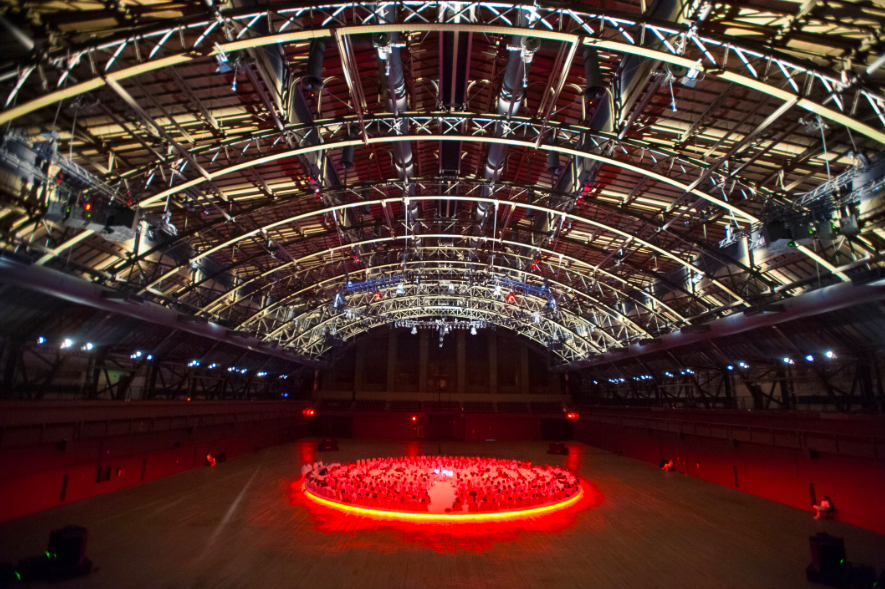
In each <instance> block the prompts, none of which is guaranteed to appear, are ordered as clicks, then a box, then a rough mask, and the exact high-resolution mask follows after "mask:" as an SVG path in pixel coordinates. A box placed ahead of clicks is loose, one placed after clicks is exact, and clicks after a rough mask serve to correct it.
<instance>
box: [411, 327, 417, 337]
mask: <svg viewBox="0 0 885 589" xmlns="http://www.w3.org/2000/svg"><path fill="white" fill-rule="evenodd" d="M417 334H418V326H417V325H413V326H412V335H417Z"/></svg>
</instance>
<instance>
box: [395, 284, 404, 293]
mask: <svg viewBox="0 0 885 589" xmlns="http://www.w3.org/2000/svg"><path fill="white" fill-rule="evenodd" d="M396 294H398V295H404V294H406V285H405V284H403V283H402V282H400V283H399V284H398V285H397V286H396Z"/></svg>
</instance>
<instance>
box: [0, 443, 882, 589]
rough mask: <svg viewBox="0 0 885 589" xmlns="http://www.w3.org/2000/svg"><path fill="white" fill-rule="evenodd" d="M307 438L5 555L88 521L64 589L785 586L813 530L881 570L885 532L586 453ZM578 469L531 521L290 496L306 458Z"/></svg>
mask: <svg viewBox="0 0 885 589" xmlns="http://www.w3.org/2000/svg"><path fill="white" fill-rule="evenodd" d="M570 446H571V451H572V454H570V455H569V456H568V457H561V456H549V455H547V454H546V449H547V444H546V443H541V442H537V443H532V442H519V443H503V442H485V443H463V442H442V443H437V442H422V443H419V442H378V441H371V442H363V441H353V440H341V441H340V448H341V450H340V451H338V452H330V453H320V454H317V453H316V443H315V442H312V441H303V442H299V443H296V444H292V445H289V446H281V447H276V448H270V449H267V450H264V451H262V452H260V453H257V454H253V455H249V456H244V457H241V458H238V459H236V460H232V461H231V462H227V463H224V464H220V465H218V466H217V467H214V468H208V467H207V468H204V469H200V470H196V471H191V472H186V473H183V474H180V475H176V476H172V477H168V478H165V479H161V480H158V481H154V482H151V483H146V484H143V485H139V486H137V487H132V488H129V489H125V490H123V491H118V492H115V493H110V494H107V495H103V496H100V497H96V498H93V499H88V500H85V501H80V502H78V503H73V504H70V505H66V506H63V507H59V508H56V509H52V510H49V511H45V512H42V513H38V514H34V515H31V516H27V517H24V518H20V519H18V520H14V521H11V522H5V523H0V561H2V560H6V561H15V560H17V559H19V558H22V557H25V556H31V555H34V554H39V553H40V552H41V551H42V550H43V549H44V548H45V546H46V541H47V538H48V535H49V531H50V530H51V529H53V528H57V527H60V526H63V525H66V524H69V523H71V524H79V525H83V526H85V527H87V528H88V530H89V534H90V537H89V545H88V549H87V554H88V556H89V557H90V558H91V559H92V560H93V562H94V563H95V566H96V569H97V570H95V571H94V572H93V573H92V574H91V575H90V576H89V577H86V578H83V579H79V580H76V581H68V582H64V583H56V584H53V585H52V587H58V588H60V589H62V588H67V587H111V588H125V587H151V588H154V587H156V588H164V587H170V588H172V587H176V588H177V587H183V588H197V587H200V588H203V587H205V588H213V589H216V588H218V589H220V588H228V587H230V588H233V587H261V588H269V587H307V588H311V589H321V588H325V587H332V588H337V587H341V588H345V587H346V588H350V587H354V588H362V587H367V588H375V587H378V588H403V589H411V588H422V589H423V588H428V589H429V588H438V587H458V588H460V589H470V588H473V587H503V588H507V589H514V588H521V587H551V588H583V587H599V588H618V589H620V588H633V587H635V588H643V589H645V588H654V587H657V588H686V587H703V588H719V587H722V588H725V587H734V588H741V589H747V588H753V589H758V588H778V589H788V588H794V587H797V588H798V587H803V588H804V587H821V586H820V585H812V584H809V583H807V582H806V581H805V572H804V570H805V565H806V564H807V563H808V562H809V559H810V557H809V548H808V536H809V535H810V534H814V533H816V532H818V531H827V532H829V533H832V534H835V535H838V536H842V537H844V538H845V544H846V549H847V552H848V557H849V559H850V560H851V561H854V562H863V563H867V564H872V565H875V566H876V567H877V568H882V567H885V536H882V535H878V534H874V533H872V532H867V531H865V530H861V529H859V528H855V527H852V526H849V525H846V524H842V523H840V522H833V521H827V522H818V521H814V520H813V519H812V518H811V516H810V515H809V514H807V513H805V512H802V511H799V510H797V509H793V508H790V507H786V506H784V505H780V504H778V503H774V502H771V501H767V500H764V499H760V498H757V497H753V496H750V495H746V494H743V493H740V492H738V491H733V490H730V489H726V488H723V487H719V486H717V485H714V484H711V483H706V482H704V481H700V480H697V479H693V478H690V477H687V476H683V475H679V474H675V473H664V472H662V471H660V470H658V469H657V468H655V467H653V466H651V465H648V464H645V463H642V462H638V461H635V460H631V459H628V458H623V457H620V456H615V455H612V454H608V453H605V452H602V451H600V450H597V449H595V448H591V447H589V446H584V445H582V444H570ZM440 452H441V453H444V454H450V455H458V454H461V455H480V454H481V455H485V456H497V457H513V458H517V459H522V460H531V461H533V462H535V463H540V464H545V463H549V464H560V465H564V466H567V467H569V468H571V469H572V470H573V471H575V472H577V474H578V475H579V476H580V477H582V479H584V480H585V481H586V484H585V490H586V491H588V492H587V493H586V494H585V498H584V499H582V501H581V502H580V504H579V505H577V506H575V507H573V508H568V509H567V510H564V511H562V512H558V513H556V514H551V515H547V516H543V517H535V518H531V519H524V520H515V521H506V522H489V523H461V524H448V525H443V524H431V525H427V524H423V523H409V522H398V521H389V520H382V519H372V518H367V517H360V516H352V515H344V514H342V513H340V512H337V511H333V510H331V509H329V508H325V507H322V506H319V505H316V504H314V503H312V502H309V501H307V500H306V499H305V498H304V497H303V496H302V495H301V494H300V493H297V492H296V493H292V492H290V488H289V485H290V483H291V482H292V481H293V480H294V479H295V478H296V477H297V476H298V475H299V473H300V467H301V464H302V462H303V461H313V460H315V459H324V460H329V459H334V460H340V461H351V460H356V459H360V458H370V457H375V456H399V455H411V454H418V453H427V454H435V453H440Z"/></svg>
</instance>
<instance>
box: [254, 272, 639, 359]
mask: <svg viewBox="0 0 885 589" xmlns="http://www.w3.org/2000/svg"><path fill="white" fill-rule="evenodd" d="M564 303H565V304H564V306H560V305H558V304H557V303H556V298H555V293H554V292H553V291H552V289H551V287H550V286H549V284H548V283H544V284H538V283H530V282H524V281H519V280H515V279H513V278H511V277H508V276H504V275H501V274H491V273H486V272H478V273H467V274H464V273H455V272H453V271H448V270H443V269H426V268H425V269H422V270H421V271H420V272H408V271H406V272H400V271H395V272H392V273H391V274H389V275H385V276H376V277H375V278H371V279H369V280H365V281H359V282H358V281H354V280H351V279H350V278H349V277H347V276H345V277H344V282H343V284H342V285H341V286H340V287H339V289H338V291H337V292H336V293H335V295H334V296H333V297H332V298H331V301H330V302H328V303H324V304H321V305H319V306H316V307H312V308H310V309H307V310H305V311H304V312H303V313H302V314H301V315H298V316H296V317H290V318H289V319H287V320H286V321H285V322H284V323H282V324H281V325H279V326H278V327H276V328H273V329H272V330H271V331H270V332H269V333H268V336H269V337H272V338H274V339H275V340H276V341H279V343H280V345H281V346H284V347H288V348H290V349H297V350H300V351H301V353H304V354H307V355H309V356H311V357H317V358H318V357H321V356H323V355H324V354H326V353H327V352H329V351H330V350H332V349H333V348H336V347H340V346H341V345H342V344H343V343H344V342H350V341H353V339H354V338H355V337H356V336H358V335H359V334H360V333H363V332H366V331H369V330H371V329H373V328H376V327H381V326H384V325H392V326H394V327H406V328H410V329H412V330H413V331H414V332H415V333H417V329H419V328H420V329H434V330H437V331H439V332H440V334H441V337H444V336H445V335H446V333H451V331H452V330H454V329H467V330H470V332H471V333H473V332H475V331H476V330H477V329H480V328H488V329H495V328H497V327H504V328H507V329H509V330H512V331H514V332H515V333H517V334H520V335H523V336H525V337H527V338H529V339H531V340H534V341H535V342H536V343H537V344H539V345H540V346H542V347H544V348H546V349H547V350H548V351H549V352H551V354H552V355H553V357H555V358H556V362H571V361H574V360H576V359H580V358H584V357H587V356H589V355H591V354H598V353H600V352H602V351H604V350H608V349H610V348H613V347H619V346H620V345H621V343H620V342H621V341H622V340H621V338H622V337H624V334H632V335H630V337H633V336H634V335H635V336H638V333H637V334H633V330H632V329H631V328H632V327H633V326H632V325H631V324H629V323H626V324H625V322H624V321H623V319H622V318H619V317H618V316H615V315H613V314H610V315H605V314H604V313H603V312H601V311H600V310H599V309H590V308H589V307H580V306H578V305H576V304H574V302H573V301H570V300H568V299H566V300H565V301H564Z"/></svg>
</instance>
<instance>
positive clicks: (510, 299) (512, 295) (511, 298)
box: [507, 292, 516, 303]
mask: <svg viewBox="0 0 885 589" xmlns="http://www.w3.org/2000/svg"><path fill="white" fill-rule="evenodd" d="M507 302H508V303H515V302H516V293H513V292H512V293H510V294H509V295H507Z"/></svg>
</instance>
